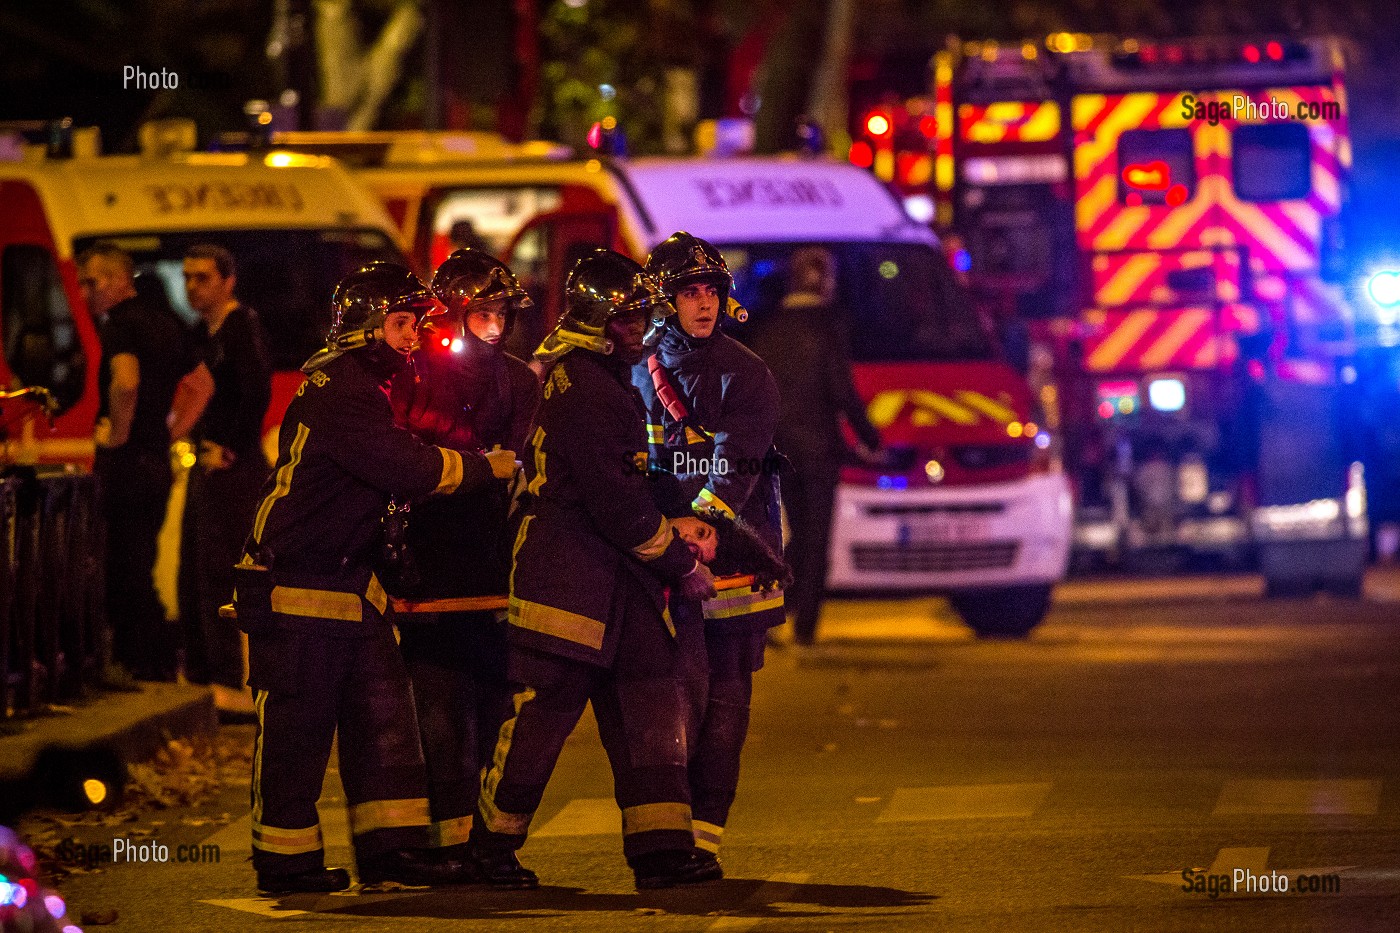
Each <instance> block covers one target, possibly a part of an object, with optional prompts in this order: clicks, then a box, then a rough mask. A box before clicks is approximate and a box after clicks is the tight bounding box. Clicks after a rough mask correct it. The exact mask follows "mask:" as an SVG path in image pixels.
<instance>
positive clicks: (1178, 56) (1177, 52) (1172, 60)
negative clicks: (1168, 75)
mask: <svg viewBox="0 0 1400 933" xmlns="http://www.w3.org/2000/svg"><path fill="white" fill-rule="evenodd" d="M1163 57H1165V58H1166V60H1167V63H1168V64H1170V65H1180V64H1181V63H1182V61H1183V60H1184V59H1185V58H1186V52H1185V50H1184V49H1182V47H1181V46H1179V45H1169V46H1167V48H1166V51H1165V53H1164V56H1163Z"/></svg>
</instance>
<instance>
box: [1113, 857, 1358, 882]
mask: <svg viewBox="0 0 1400 933" xmlns="http://www.w3.org/2000/svg"><path fill="white" fill-rule="evenodd" d="M1268 865H1269V849H1268V847H1267V846H1250V847H1232V848H1225V849H1221V850H1220V851H1219V852H1218V853H1216V856H1215V861H1213V862H1211V863H1210V868H1207V869H1204V870H1203V869H1200V868H1195V869H1192V871H1194V872H1195V874H1197V875H1227V876H1232V877H1233V874H1234V871H1235V869H1237V868H1239V869H1244V870H1245V871H1248V872H1251V873H1252V874H1254V875H1264V874H1266V873H1267V872H1268V871H1269V870H1270V869H1269V867H1268ZM1355 867H1356V866H1354V865H1327V866H1323V867H1320V868H1275V869H1273V870H1274V871H1276V872H1278V873H1279V874H1281V875H1287V876H1288V877H1289V878H1290V879H1293V878H1296V877H1298V876H1299V875H1335V874H1337V873H1339V872H1344V871H1348V870H1350V869H1352V868H1355ZM1185 871H1186V869H1184V868H1183V869H1180V870H1178V871H1165V872H1161V873H1159V874H1155V875H1125V876H1124V877H1126V878H1131V879H1133V880H1134V881H1150V882H1152V883H1153V884H1166V885H1172V886H1173V887H1176V888H1180V887H1181V886H1182V885H1183V884H1185V879H1184V878H1183V877H1182V875H1183V873H1184V872H1185ZM1226 893H1233V892H1226Z"/></svg>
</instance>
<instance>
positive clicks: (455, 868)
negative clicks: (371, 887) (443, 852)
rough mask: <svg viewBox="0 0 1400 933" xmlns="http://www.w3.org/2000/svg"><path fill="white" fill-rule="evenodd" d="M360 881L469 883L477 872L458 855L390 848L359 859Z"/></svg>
mask: <svg viewBox="0 0 1400 933" xmlns="http://www.w3.org/2000/svg"><path fill="white" fill-rule="evenodd" d="M359 868H360V883H361V884H379V883H380V882H382V881H393V882H397V883H398V884H406V885H411V886H414V887H435V886H438V885H449V884H473V883H475V882H476V880H477V874H476V871H475V869H474V868H472V866H470V865H468V864H466V863H465V862H462V861H460V860H459V859H453V858H443V857H442V856H440V855H438V854H437V853H435V852H433V851H431V850H429V849H391V850H390V851H388V852H380V853H377V854H375V855H372V856H369V857H367V858H365V859H364V860H362V862H361V863H360V866H359Z"/></svg>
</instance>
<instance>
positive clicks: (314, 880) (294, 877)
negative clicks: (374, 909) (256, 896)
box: [258, 868, 350, 894]
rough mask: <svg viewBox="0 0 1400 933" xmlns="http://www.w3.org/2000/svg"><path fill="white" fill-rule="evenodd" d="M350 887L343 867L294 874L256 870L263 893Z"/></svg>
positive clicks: (319, 892)
mask: <svg viewBox="0 0 1400 933" xmlns="http://www.w3.org/2000/svg"><path fill="white" fill-rule="evenodd" d="M348 887H350V873H349V872H348V871H346V870H345V869H343V868H313V869H311V870H310V871H302V872H296V873H295V874H287V875H283V874H276V873H273V872H262V871H260V872H258V890H259V891H261V892H263V893H264V894H328V893H330V892H332V891H344V890H345V889H346V888H348Z"/></svg>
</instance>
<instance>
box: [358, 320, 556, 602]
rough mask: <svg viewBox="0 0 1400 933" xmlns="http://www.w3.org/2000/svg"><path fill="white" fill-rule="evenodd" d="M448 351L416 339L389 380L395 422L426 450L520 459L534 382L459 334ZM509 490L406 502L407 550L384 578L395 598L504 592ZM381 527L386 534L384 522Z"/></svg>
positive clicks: (536, 392)
mask: <svg viewBox="0 0 1400 933" xmlns="http://www.w3.org/2000/svg"><path fill="white" fill-rule="evenodd" d="M465 343H466V344H467V351H465V352H463V353H453V352H451V351H450V350H445V349H442V348H441V347H438V346H437V345H435V343H434V342H433V341H432V339H431V334H429V335H428V339H424V340H423V341H422V344H423V346H422V348H420V349H419V350H418V351H416V352H415V353H414V356H413V362H414V365H413V366H412V367H411V368H409V369H405V370H403V371H401V372H400V373H399V374H398V375H396V376H395V377H394V382H393V386H392V389H391V390H390V394H389V397H390V402H391V404H392V405H393V408H394V419H395V421H396V423H398V424H399V425H401V426H403V427H407V428H408V429H409V430H410V431H412V432H413V433H414V434H416V435H418V436H419V437H420V438H422V439H424V440H426V441H429V442H430V443H439V444H443V445H444V446H447V447H453V448H457V449H462V450H490V449H491V448H493V447H496V446H500V447H502V448H504V449H506V450H513V451H515V452H516V454H517V456H521V457H523V456H524V449H525V445H526V444H527V443H528V436H529V429H530V426H531V424H532V423H533V422H534V417H535V409H536V408H538V407H539V400H540V383H539V379H538V378H536V376H535V373H534V370H532V369H530V367H529V366H527V365H525V363H524V362H522V361H521V360H519V359H517V358H515V357H513V356H511V355H509V354H508V353H505V352H504V351H501V350H497V349H496V348H494V347H491V346H490V345H488V344H486V343H484V342H482V341H480V340H477V339H476V338H474V337H468V338H466V340H465ZM510 506H511V490H510V485H509V484H508V483H505V482H500V481H496V482H492V483H489V484H487V485H486V486H485V487H484V488H483V489H480V490H476V491H473V492H472V493H470V494H466V495H456V496H432V497H430V498H428V499H426V500H424V501H421V502H416V503H413V504H412V506H411V510H410V511H409V512H408V513H407V515H406V516H403V515H401V516H400V520H404V519H406V521H404V524H403V539H404V543H405V545H406V551H405V552H404V553H403V555H402V557H401V558H400V559H401V565H400V567H398V568H397V570H398V572H397V573H392V572H391V573H389V574H387V575H386V577H385V585H386V586H388V588H389V590H390V592H391V593H393V594H394V595H395V596H407V597H412V598H415V599H438V598H448V597H457V596H489V595H498V594H503V593H505V592H506V589H507V587H508V585H509V583H508V578H509V574H510V552H511V543H512V542H513V541H514V539H515V527H514V526H513V525H512V524H511V523H510V521H509V515H510ZM386 524H387V525H388V526H389V527H391V528H392V527H393V518H392V517H391V518H390V519H389V520H388V521H387V522H386Z"/></svg>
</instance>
